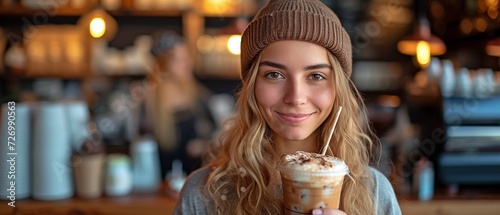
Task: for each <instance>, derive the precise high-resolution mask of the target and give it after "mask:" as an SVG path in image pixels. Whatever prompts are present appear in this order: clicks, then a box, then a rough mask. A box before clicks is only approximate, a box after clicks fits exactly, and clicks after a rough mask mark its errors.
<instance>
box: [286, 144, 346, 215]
mask: <svg viewBox="0 0 500 215" xmlns="http://www.w3.org/2000/svg"><path fill="white" fill-rule="evenodd" d="M278 169H279V171H280V174H281V181H282V185H283V198H284V205H283V206H284V210H285V211H284V212H285V214H311V212H312V210H313V209H315V208H325V207H327V208H335V209H338V208H339V201H340V193H341V190H342V184H343V181H344V176H345V175H346V174H348V173H349V169H348V167H347V165H346V164H345V163H344V161H342V160H340V159H339V158H336V157H332V156H324V155H321V154H316V153H309V152H303V151H297V152H295V153H294V154H288V155H283V156H282V157H281V160H280V161H279V163H278Z"/></svg>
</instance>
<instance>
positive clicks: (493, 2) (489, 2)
mask: <svg viewBox="0 0 500 215" xmlns="http://www.w3.org/2000/svg"><path fill="white" fill-rule="evenodd" d="M497 5H498V0H486V6H488V7H494V6H497Z"/></svg>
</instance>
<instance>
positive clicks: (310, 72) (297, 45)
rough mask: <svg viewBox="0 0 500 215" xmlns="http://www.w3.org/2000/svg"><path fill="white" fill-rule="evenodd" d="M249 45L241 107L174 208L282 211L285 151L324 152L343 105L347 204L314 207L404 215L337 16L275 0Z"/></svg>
mask: <svg viewBox="0 0 500 215" xmlns="http://www.w3.org/2000/svg"><path fill="white" fill-rule="evenodd" d="M241 48H242V49H241V50H242V55H241V69H242V70H241V71H242V82H243V85H242V88H241V91H240V94H239V98H238V102H237V114H236V115H235V117H234V118H233V119H232V121H229V122H228V124H227V127H226V130H225V132H224V133H223V134H222V136H221V138H220V142H221V147H220V148H219V149H218V150H217V151H216V154H215V155H216V156H214V157H213V159H212V160H210V162H209V163H208V164H207V166H206V167H204V168H202V169H200V170H198V171H196V172H195V173H193V174H192V175H191V176H190V177H189V179H188V182H187V183H186V185H185V186H184V188H183V192H182V194H181V198H180V200H179V203H178V205H177V208H176V214H282V213H283V208H282V203H283V198H282V191H281V185H280V183H281V182H280V179H279V173H278V171H277V170H276V163H277V160H278V158H279V157H280V156H281V155H282V154H283V153H293V152H295V151H297V150H302V151H308V152H319V151H320V149H321V147H322V144H323V143H324V142H326V140H327V136H328V133H329V132H328V131H329V130H330V128H331V127H332V125H333V121H334V116H335V113H336V112H337V111H338V109H339V107H340V106H342V107H343V111H342V114H341V115H340V118H339V121H338V126H337V128H336V130H335V134H334V137H333V138H332V142H331V144H330V146H329V154H331V155H334V156H336V157H339V158H341V159H343V160H344V161H345V162H346V164H347V165H348V166H349V169H350V176H351V177H352V179H353V180H344V187H343V190H342V197H341V203H340V210H334V209H331V208H323V209H319V208H318V209H315V210H313V211H312V214H346V213H347V214H362V215H365V214H401V212H400V209H399V206H398V202H397V200H396V198H395V195H394V191H393V189H392V187H391V185H390V183H389V182H388V180H387V178H385V176H383V175H382V174H381V173H380V172H378V171H377V170H375V169H373V168H370V167H369V162H370V161H371V159H372V158H373V157H372V156H371V155H372V154H373V153H374V152H377V148H378V144H379V142H378V141H374V140H372V139H374V137H373V134H372V132H371V131H370V129H369V126H368V122H367V117H366V113H365V107H364V105H363V103H362V99H361V97H360V95H359V93H358V91H357V90H356V88H355V86H354V85H353V83H352V82H351V81H350V79H349V77H350V74H351V65H352V62H351V46H350V40H349V36H348V35H347V32H346V31H345V30H344V29H343V28H342V27H341V24H340V22H339V20H338V18H337V16H336V15H335V14H334V13H333V12H332V11H331V10H330V9H329V8H328V7H326V6H325V5H324V4H322V3H321V2H320V1H319V0H294V1H290V0H270V1H269V2H268V4H267V5H266V6H264V8H262V9H261V10H260V11H259V13H257V15H256V16H255V18H254V20H253V21H252V22H251V23H250V24H249V26H248V27H247V29H246V30H245V32H244V33H243V36H242V44H241Z"/></svg>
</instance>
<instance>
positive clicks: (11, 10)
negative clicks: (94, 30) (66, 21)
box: [0, 0, 96, 18]
mask: <svg viewBox="0 0 500 215" xmlns="http://www.w3.org/2000/svg"><path fill="white" fill-rule="evenodd" d="M95 1H96V0H89V1H88V2H87V5H86V6H84V7H82V8H72V7H70V6H67V5H64V6H60V7H57V8H56V7H54V5H50V6H47V7H46V8H45V9H30V8H26V7H24V6H22V5H20V4H14V5H11V6H3V7H1V8H0V17H3V18H7V17H10V18H20V17H25V16H35V15H36V16H39V17H43V16H81V15H82V14H84V13H86V12H87V11H88V10H89V9H90V8H91V7H92V6H93V5H94V4H95Z"/></svg>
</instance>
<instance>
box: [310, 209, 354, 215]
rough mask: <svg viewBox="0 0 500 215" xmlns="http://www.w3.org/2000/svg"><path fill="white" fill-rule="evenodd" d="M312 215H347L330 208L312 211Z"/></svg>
mask: <svg viewBox="0 0 500 215" xmlns="http://www.w3.org/2000/svg"><path fill="white" fill-rule="evenodd" d="M312 214H313V215H347V214H346V213H345V212H344V211H341V210H338V209H332V208H322V209H319V208H317V209H314V210H313V211H312Z"/></svg>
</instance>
